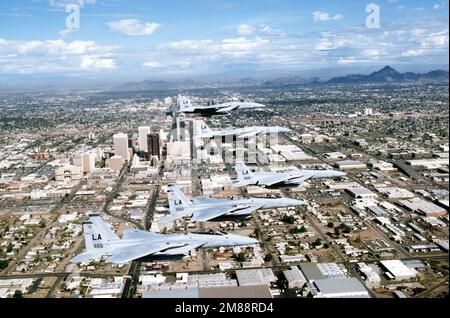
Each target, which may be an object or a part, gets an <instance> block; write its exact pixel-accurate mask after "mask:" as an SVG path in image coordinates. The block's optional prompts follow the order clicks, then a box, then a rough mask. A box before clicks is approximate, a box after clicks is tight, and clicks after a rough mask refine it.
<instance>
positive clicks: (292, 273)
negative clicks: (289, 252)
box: [283, 266, 306, 288]
mask: <svg viewBox="0 0 450 318" xmlns="http://www.w3.org/2000/svg"><path fill="white" fill-rule="evenodd" d="M283 274H284V277H286V280H287V283H288V288H303V286H305V284H306V277H305V275H303V273H302V272H301V270H299V269H298V267H297V266H291V269H289V270H285V271H283Z"/></svg>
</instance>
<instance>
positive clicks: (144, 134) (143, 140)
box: [138, 126, 150, 152]
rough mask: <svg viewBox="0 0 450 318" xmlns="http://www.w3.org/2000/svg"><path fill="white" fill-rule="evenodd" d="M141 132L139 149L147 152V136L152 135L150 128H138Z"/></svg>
mask: <svg viewBox="0 0 450 318" xmlns="http://www.w3.org/2000/svg"><path fill="white" fill-rule="evenodd" d="M138 132H139V149H140V150H141V151H145V152H147V151H148V149H147V135H148V134H150V127H148V126H142V127H139V128H138Z"/></svg>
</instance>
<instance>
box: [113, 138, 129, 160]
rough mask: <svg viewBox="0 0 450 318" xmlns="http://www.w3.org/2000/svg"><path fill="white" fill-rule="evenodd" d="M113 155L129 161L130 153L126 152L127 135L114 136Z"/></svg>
mask: <svg viewBox="0 0 450 318" xmlns="http://www.w3.org/2000/svg"><path fill="white" fill-rule="evenodd" d="M113 142H114V153H115V155H116V156H120V157H122V158H123V159H125V160H130V152H129V151H128V135H127V134H122V133H119V134H115V135H114V137H113Z"/></svg>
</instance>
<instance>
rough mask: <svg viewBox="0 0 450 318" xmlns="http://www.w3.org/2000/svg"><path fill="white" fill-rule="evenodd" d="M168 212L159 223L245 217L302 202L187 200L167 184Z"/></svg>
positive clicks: (301, 202)
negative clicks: (262, 210) (261, 210)
mask: <svg viewBox="0 0 450 318" xmlns="http://www.w3.org/2000/svg"><path fill="white" fill-rule="evenodd" d="M167 195H168V199H169V210H170V214H169V215H166V216H164V217H162V218H161V224H162V225H164V226H166V225H167V224H169V223H170V222H173V221H176V220H179V219H182V218H189V219H190V220H191V221H199V222H205V221H212V220H214V219H218V218H228V217H246V216H249V215H251V214H252V213H253V212H255V211H257V210H260V209H273V208H283V207H294V206H299V205H303V204H304V202H303V201H300V200H294V199H289V198H277V199H266V198H264V199H262V198H245V199H239V200H226V199H214V198H208V197H196V198H193V199H192V200H189V199H188V198H187V197H186V196H185V195H184V193H183V192H182V191H181V190H180V189H179V188H178V187H177V186H176V185H169V186H168V192H167Z"/></svg>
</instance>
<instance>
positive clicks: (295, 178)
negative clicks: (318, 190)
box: [233, 163, 347, 188]
mask: <svg viewBox="0 0 450 318" xmlns="http://www.w3.org/2000/svg"><path fill="white" fill-rule="evenodd" d="M235 170H236V173H237V181H236V182H234V183H233V185H234V186H235V187H244V186H248V185H258V186H261V187H266V188H271V187H272V188H276V187H298V186H300V185H302V184H303V182H305V181H306V180H308V179H324V178H325V179H326V178H337V177H343V176H346V175H347V174H346V173H345V172H341V171H336V170H298V171H290V172H252V171H251V170H250V169H249V168H248V167H247V166H246V165H245V163H238V164H237V165H236V167H235Z"/></svg>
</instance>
